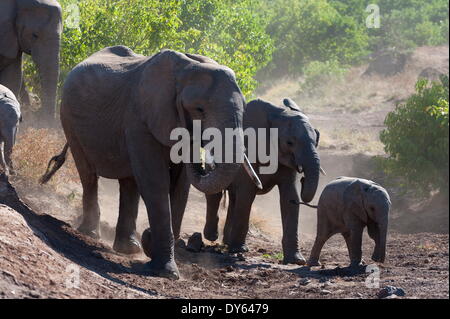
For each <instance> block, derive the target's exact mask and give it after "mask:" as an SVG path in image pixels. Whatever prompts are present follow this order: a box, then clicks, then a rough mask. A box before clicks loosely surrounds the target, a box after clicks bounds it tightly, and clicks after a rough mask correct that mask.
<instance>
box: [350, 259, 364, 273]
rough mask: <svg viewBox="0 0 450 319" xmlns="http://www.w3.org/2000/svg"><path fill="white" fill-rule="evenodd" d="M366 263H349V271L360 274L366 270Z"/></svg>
mask: <svg viewBox="0 0 450 319" xmlns="http://www.w3.org/2000/svg"><path fill="white" fill-rule="evenodd" d="M366 266H367V265H366V263H365V262H364V261H363V260H354V261H351V263H350V266H349V267H348V268H349V270H350V271H351V272H353V273H362V272H364V271H365V270H366Z"/></svg>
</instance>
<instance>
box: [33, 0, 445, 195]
mask: <svg viewBox="0 0 450 319" xmlns="http://www.w3.org/2000/svg"><path fill="white" fill-rule="evenodd" d="M59 2H60V3H61V5H62V7H63V11H64V22H65V28H64V33H63V37H62V52H61V78H60V83H61V84H62V83H63V82H64V79H65V77H66V75H67V73H68V72H69V71H70V70H71V69H72V68H73V67H74V66H75V65H76V64H77V63H79V62H81V61H82V60H84V59H85V58H86V57H88V56H89V55H91V54H92V53H94V52H96V51H98V50H100V49H102V48H104V47H107V46H111V45H118V44H121V45H126V46H128V47H130V48H132V49H133V50H134V51H135V52H137V53H140V54H143V55H152V54H154V53H155V52H157V51H158V50H160V49H163V48H169V49H174V50H178V51H182V52H192V53H197V54H202V55H206V56H209V57H212V58H214V59H216V60H217V61H218V62H219V63H221V64H224V65H227V66H229V67H231V68H232V69H233V70H234V71H235V72H236V75H237V78H238V81H239V85H240V87H241V88H242V90H243V92H244V94H245V95H246V96H247V97H248V98H251V97H254V96H255V93H254V92H255V89H256V88H257V87H258V86H259V87H261V85H266V84H267V83H272V82H273V81H275V80H277V79H279V78H282V77H291V78H298V77H302V78H303V81H304V85H303V86H302V90H304V91H307V92H308V93H311V94H314V93H315V91H314V90H315V89H316V88H317V87H319V86H320V84H321V83H323V82H324V81H326V80H327V79H328V78H330V77H335V78H336V77H339V76H341V75H343V74H345V73H346V72H347V70H348V69H349V68H350V67H352V66H355V65H358V64H360V63H363V62H368V61H370V59H371V58H372V57H373V56H376V55H378V54H380V53H381V52H384V51H392V52H394V53H404V52H408V51H411V50H413V49H414V48H415V47H418V46H424V45H429V46H435V45H443V44H448V30H449V16H448V6H449V4H448V1H447V0H432V1H422V0H371V1H370V3H374V4H377V5H378V6H379V8H380V14H381V27H380V28H379V29H374V28H368V27H367V26H366V19H367V17H368V16H369V14H370V12H367V11H366V7H367V5H368V4H369V2H368V1H365V0H240V1H233V0H165V1H159V0H59ZM25 70H26V72H25V73H26V84H27V87H28V89H29V90H30V91H32V92H33V91H35V90H36V89H37V88H38V87H39V86H38V85H37V81H38V77H37V74H36V70H35V67H34V65H33V64H32V62H30V59H27V60H26V62H25ZM60 86H61V85H60ZM430 87H431V83H420V84H418V88H417V90H418V93H417V95H414V96H413V97H411V99H410V100H408V101H407V102H406V103H405V104H404V105H403V106H401V105H399V107H397V109H396V110H395V111H394V112H392V113H391V114H390V115H389V116H388V117H387V119H386V125H387V128H386V130H385V131H384V132H383V133H382V135H381V140H382V142H383V143H384V144H385V150H386V153H387V155H388V156H387V157H388V159H386V162H385V163H383V169H384V170H385V171H386V173H387V174H389V175H391V176H393V177H394V176H395V178H398V177H399V176H400V178H402V179H403V182H402V183H401V184H403V185H405V186H408V185H409V186H410V187H411V186H414V188H415V189H418V193H419V194H424V193H425V194H426V193H428V192H430V191H432V190H436V189H437V190H440V189H444V190H448V79H447V81H446V82H445V81H444V83H443V84H435V86H434V88H430ZM445 88H446V89H445ZM317 98H320V97H319V96H318V97H317ZM405 123H406V124H405ZM424 126H426V129H424ZM444 148H445V149H444ZM444 166H446V167H447V169H446V171H445V172H444V174H443V173H442V167H444ZM424 168H426V170H424ZM426 178H428V179H427V182H426V183H423V180H424V179H426Z"/></svg>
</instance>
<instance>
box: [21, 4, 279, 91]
mask: <svg viewBox="0 0 450 319" xmlns="http://www.w3.org/2000/svg"><path fill="white" fill-rule="evenodd" d="M60 3H61V5H62V7H63V12H64V18H63V19H64V21H65V22H67V21H69V20H70V21H72V22H73V21H74V19H73V16H72V14H73V11H71V10H69V9H70V8H71V5H73V4H76V5H77V6H78V8H79V13H80V21H79V25H78V27H75V28H73V27H67V26H66V27H65V28H64V32H63V35H62V47H61V82H63V81H64V78H65V77H66V75H67V73H68V72H70V70H71V69H72V68H73V67H74V66H75V65H76V64H77V63H79V62H81V61H83V60H84V59H86V58H87V57H88V56H90V55H91V54H93V53H94V52H96V51H98V50H101V49H103V48H105V47H108V46H114V45H125V46H128V47H130V48H131V49H132V50H133V51H135V52H136V53H139V54H143V55H147V56H149V55H152V54H154V53H156V52H157V51H159V50H161V49H164V48H166V49H173V50H177V51H181V52H190V53H197V54H203V55H206V56H209V57H211V58H213V59H215V60H216V61H218V62H219V63H221V64H224V65H227V66H229V67H230V68H232V69H233V70H234V71H235V72H236V76H237V78H238V82H239V85H240V87H241V89H242V90H243V92H244V94H246V95H250V94H251V92H252V91H253V90H254V89H255V87H256V84H257V83H256V81H255V80H254V79H253V76H254V75H255V73H256V71H257V70H258V69H259V68H261V67H263V66H264V65H266V64H267V63H268V62H269V60H270V57H271V53H272V41H271V39H270V38H269V36H268V35H267V34H266V33H265V30H264V28H265V24H264V23H263V21H261V19H260V17H259V15H257V14H256V13H255V12H253V5H254V1H253V0H244V1H239V2H238V3H236V1H232V0H224V1H221V0H206V1H202V0H165V1H159V0H78V1H77V0H61V1H60ZM25 70H26V74H27V75H28V77H30V76H31V79H32V80H31V81H30V82H29V83H28V84H29V85H30V86H31V87H33V86H35V85H33V83H37V82H36V81H37V76H36V72H35V69H34V66H33V65H32V63H31V62H29V61H28V62H27V63H26V65H25Z"/></svg>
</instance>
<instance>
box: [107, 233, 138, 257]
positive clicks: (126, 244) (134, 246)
mask: <svg viewBox="0 0 450 319" xmlns="http://www.w3.org/2000/svg"><path fill="white" fill-rule="evenodd" d="M141 248H142V246H141V244H140V243H139V240H138V239H137V237H136V235H135V234H133V235H131V236H128V237H118V236H116V239H115V240H114V245H113V249H114V250H115V251H116V252H118V253H121V254H126V255H132V254H137V253H139V252H140V251H141Z"/></svg>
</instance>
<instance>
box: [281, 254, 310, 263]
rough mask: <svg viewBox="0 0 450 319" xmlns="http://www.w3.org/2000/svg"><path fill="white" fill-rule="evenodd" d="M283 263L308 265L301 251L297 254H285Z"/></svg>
mask: <svg viewBox="0 0 450 319" xmlns="http://www.w3.org/2000/svg"><path fill="white" fill-rule="evenodd" d="M283 264H285V265H287V264H295V265H300V266H303V265H306V259H305V257H303V255H302V254H301V253H300V252H296V253H295V254H285V255H284V258H283Z"/></svg>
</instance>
